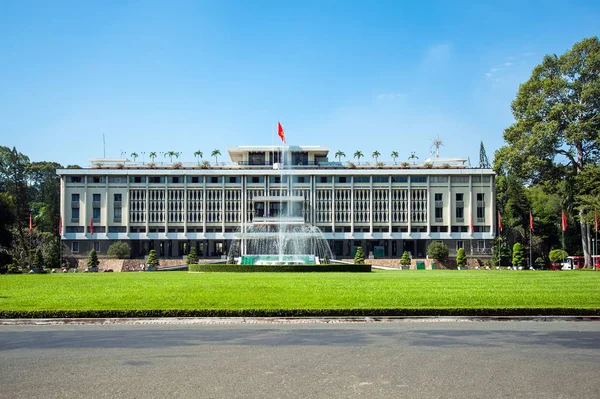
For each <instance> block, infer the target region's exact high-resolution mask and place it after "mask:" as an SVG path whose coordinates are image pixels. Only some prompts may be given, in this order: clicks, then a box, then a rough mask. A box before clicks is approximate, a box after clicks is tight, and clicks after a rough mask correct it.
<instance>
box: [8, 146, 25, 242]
mask: <svg viewBox="0 0 600 399" xmlns="http://www.w3.org/2000/svg"><path fill="white" fill-rule="evenodd" d="M29 164H30V162H29V157H27V156H26V155H23V154H21V153H20V152H18V151H17V149H16V148H15V147H13V148H12V150H11V149H10V148H8V147H3V146H0V191H2V192H6V193H8V194H9V196H10V198H11V199H12V205H13V209H14V215H15V228H16V232H17V234H18V235H19V236H20V240H19V242H25V236H26V234H27V232H28V231H29V215H30V212H31V210H30V207H29V199H30V195H29V190H28V187H27V178H28V173H27V169H28V167H29Z"/></svg>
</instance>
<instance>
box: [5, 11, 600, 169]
mask: <svg viewBox="0 0 600 399" xmlns="http://www.w3.org/2000/svg"><path fill="white" fill-rule="evenodd" d="M482 3H485V4H482ZM599 31H600V3H599V2H597V1H570V2H552V1H543V2H542V1H523V0H521V1H517V2H512V1H500V2H493V1H489V2H488V1H486V2H458V1H454V2H449V1H439V2H429V1H419V2H402V1H369V2H358V1H356V2H355V1H336V2H333V1H314V2H313V1H301V2H300V1H299V2H292V1H289V2H288V1H283V2H282V1H272V2H265V1H252V2H250V1H238V2H226V1H210V2H202V1H114V2H111V1H102V2H91V1H59V0H57V1H52V2H50V1H26V0H21V1H11V0H3V1H2V2H0V49H1V51H2V53H1V54H2V56H1V57H0V60H1V62H0V145H5V146H10V147H12V146H16V147H17V149H18V150H19V151H20V152H22V153H24V154H26V155H28V156H29V157H30V158H31V160H33V161H40V160H51V161H56V162H60V163H61V164H63V165H67V164H80V165H82V166H85V165H88V159H89V158H97V157H102V156H103V147H102V135H104V136H105V137H106V156H107V157H119V156H120V155H121V152H125V153H126V154H130V153H131V152H134V151H135V152H137V153H138V154H139V153H141V152H142V151H143V152H145V153H146V154H148V153H149V152H151V151H156V152H160V151H171V150H172V151H180V152H182V156H181V158H180V160H182V161H194V157H193V153H194V151H196V150H200V151H203V152H204V158H205V159H206V158H208V159H210V152H211V151H212V150H214V149H220V151H221V152H222V153H223V154H224V155H225V153H226V149H227V147H228V146H233V145H269V144H272V143H273V129H274V125H275V124H276V123H277V121H278V120H279V121H281V123H282V124H283V126H284V128H285V130H286V135H287V138H288V143H289V144H298V145H324V146H328V147H329V148H330V149H331V151H332V154H331V158H333V153H335V151H337V150H342V151H344V152H345V153H346V155H347V158H346V159H347V160H348V159H351V158H352V154H353V153H354V152H355V151H356V150H360V151H362V152H363V153H364V154H365V155H366V156H365V158H364V159H363V161H365V160H369V159H370V154H371V153H372V152H373V151H375V150H377V151H379V152H380V153H382V157H381V158H380V160H389V159H390V157H389V154H390V152H391V151H398V152H399V153H400V158H401V159H407V157H408V156H409V154H410V153H411V152H412V151H415V152H416V154H417V155H418V156H419V157H420V159H421V160H422V159H424V158H426V157H428V156H429V155H430V151H431V143H432V140H433V139H434V138H436V137H439V138H440V139H441V140H442V141H443V143H444V147H442V149H441V156H446V157H470V158H471V161H472V163H474V164H476V163H477V162H478V159H479V143H480V141H482V140H483V142H484V144H485V147H486V149H487V153H488V156H489V157H490V160H491V159H492V158H493V153H494V151H495V150H496V149H498V148H499V147H500V146H501V145H502V144H503V139H502V133H503V131H504V129H505V128H506V127H507V126H509V125H510V124H511V123H512V120H513V119H512V115H511V112H510V102H511V101H512V100H513V99H514V97H515V94H516V92H517V90H518V87H519V84H520V83H522V82H524V81H525V80H527V78H528V77H529V75H530V73H531V70H532V68H533V67H534V66H535V65H537V64H539V63H540V62H541V60H542V57H543V56H544V55H545V54H550V53H557V54H562V53H563V52H565V51H566V50H568V49H569V48H570V47H571V46H572V45H573V44H574V43H576V42H577V41H579V40H581V39H583V38H585V37H590V36H594V35H598V33H599ZM146 160H147V155H146ZM138 161H139V159H138Z"/></svg>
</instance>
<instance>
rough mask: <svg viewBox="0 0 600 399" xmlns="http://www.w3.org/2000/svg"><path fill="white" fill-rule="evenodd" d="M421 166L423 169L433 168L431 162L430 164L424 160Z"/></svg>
mask: <svg viewBox="0 0 600 399" xmlns="http://www.w3.org/2000/svg"><path fill="white" fill-rule="evenodd" d="M423 167H424V168H425V169H432V168H433V164H432V163H431V162H425V163H424V164H423Z"/></svg>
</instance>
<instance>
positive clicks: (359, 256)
mask: <svg viewBox="0 0 600 399" xmlns="http://www.w3.org/2000/svg"><path fill="white" fill-rule="evenodd" d="M354 263H355V264H357V265H364V264H365V251H364V250H363V247H358V248H356V254H355V255H354Z"/></svg>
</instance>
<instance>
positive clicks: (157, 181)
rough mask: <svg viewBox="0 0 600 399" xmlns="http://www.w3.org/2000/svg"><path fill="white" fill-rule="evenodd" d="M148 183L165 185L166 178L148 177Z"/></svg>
mask: <svg viewBox="0 0 600 399" xmlns="http://www.w3.org/2000/svg"><path fill="white" fill-rule="evenodd" d="M148 182H150V183H164V182H165V178H164V176H149V177H148Z"/></svg>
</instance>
